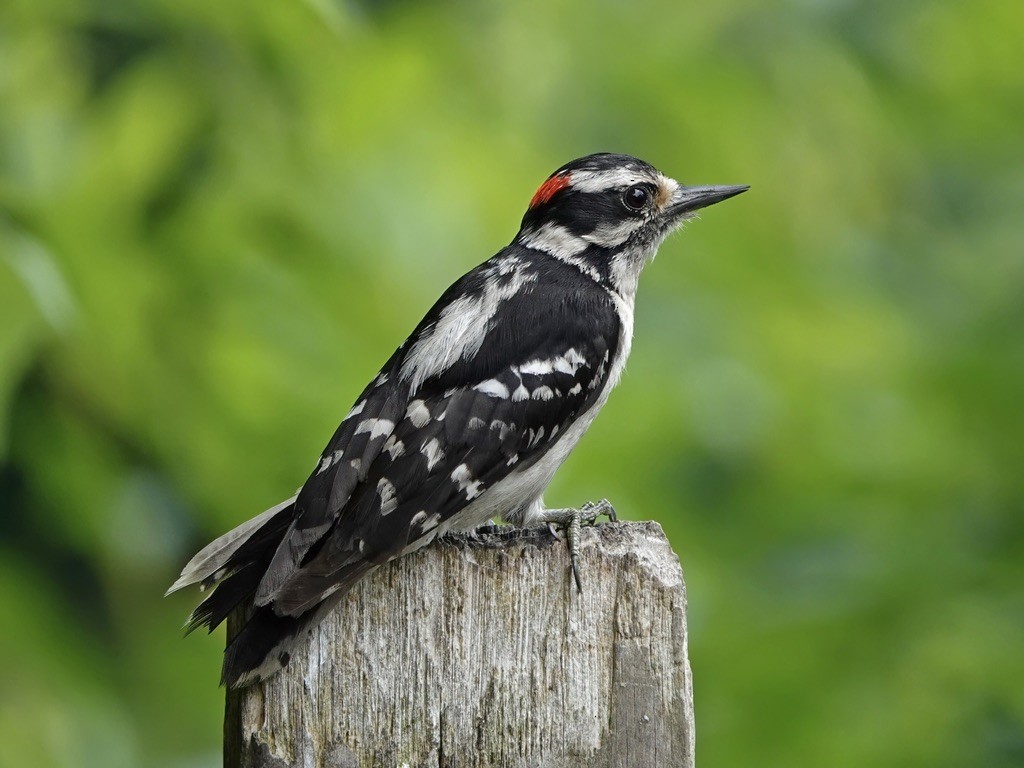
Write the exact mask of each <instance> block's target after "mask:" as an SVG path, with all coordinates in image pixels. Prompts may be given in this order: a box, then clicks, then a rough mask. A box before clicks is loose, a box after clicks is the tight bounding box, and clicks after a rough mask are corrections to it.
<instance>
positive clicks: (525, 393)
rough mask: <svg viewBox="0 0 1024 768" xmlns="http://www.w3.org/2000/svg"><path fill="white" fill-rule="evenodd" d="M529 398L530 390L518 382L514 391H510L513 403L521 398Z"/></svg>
mask: <svg viewBox="0 0 1024 768" xmlns="http://www.w3.org/2000/svg"><path fill="white" fill-rule="evenodd" d="M529 399H530V390H528V389H527V388H526V387H524V386H523V385H522V384H520V385H519V386H518V387H516V391H515V392H513V393H512V402H513V403H518V402H520V401H522V400H529Z"/></svg>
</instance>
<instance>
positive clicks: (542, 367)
mask: <svg viewBox="0 0 1024 768" xmlns="http://www.w3.org/2000/svg"><path fill="white" fill-rule="evenodd" d="M554 369H555V368H554V364H553V363H552V362H551V361H550V360H531V361H530V362H528V363H523V364H522V365H520V366H519V372H520V373H529V374H533V375H534V376H544V375H546V374H549V373H551V372H552V371H554Z"/></svg>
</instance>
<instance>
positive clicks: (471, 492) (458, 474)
mask: <svg viewBox="0 0 1024 768" xmlns="http://www.w3.org/2000/svg"><path fill="white" fill-rule="evenodd" d="M452 480H454V481H455V482H456V483H458V484H459V490H460V491H465V492H466V499H467V500H469V499H475V498H476V497H477V496H479V495H480V494H481V493H483V491H481V490H480V486H481V485H483V483H481V482H480V481H479V480H474V479H473V474H472V473H471V472H470V471H469V466H468V465H467V464H459V466H457V467H456V468H455V469H454V470H453V471H452Z"/></svg>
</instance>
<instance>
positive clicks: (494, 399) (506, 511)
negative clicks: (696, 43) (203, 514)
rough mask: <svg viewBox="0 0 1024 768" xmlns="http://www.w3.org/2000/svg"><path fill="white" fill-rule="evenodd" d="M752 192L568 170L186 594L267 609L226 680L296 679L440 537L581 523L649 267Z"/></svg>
mask: <svg viewBox="0 0 1024 768" xmlns="http://www.w3.org/2000/svg"><path fill="white" fill-rule="evenodd" d="M745 189H746V187H683V186H680V185H679V184H678V183H677V182H675V181H673V180H672V179H669V178H667V177H665V176H663V175H662V174H661V173H659V172H658V171H657V170H656V169H654V168H653V167H652V166H650V165H648V164H647V163H644V162H642V161H640V160H637V159H635V158H633V157H629V156H626V155H613V154H599V155H590V156H588V157H584V158H581V159H579V160H575V161H573V162H571V163H568V164H567V165H565V166H563V167H562V168H560V169H558V170H557V171H556V172H555V173H554V174H552V175H551V176H550V177H549V178H548V180H547V181H545V182H544V184H543V185H542V186H541V187H540V189H538V190H537V193H536V194H535V195H534V197H533V199H532V200H531V203H530V207H529V209H528V210H527V212H526V215H525V216H524V217H523V222H522V227H521V229H520V231H519V233H518V234H517V235H516V237H515V239H514V240H513V241H512V243H511V244H510V245H508V246H507V247H506V248H503V249H502V250H501V251H499V252H498V254H497V255H495V256H494V257H492V258H491V259H489V260H487V261H486V262H484V263H483V264H481V265H480V266H478V267H476V268H475V269H473V270H471V271H470V272H468V273H467V274H466V275H464V276H463V277H462V278H461V279H459V280H458V281H457V282H456V283H455V284H453V285H452V286H451V287H450V288H449V289H448V290H447V291H445V292H444V294H443V295H442V296H441V298H440V299H439V300H438V301H437V303H436V304H434V306H433V307H432V308H431V309H430V311H429V312H427V314H426V316H425V317H424V318H423V320H422V321H421V322H420V323H419V325H418V326H417V327H416V329H415V330H414V331H413V332H412V334H411V335H410V336H409V338H408V339H407V340H406V341H405V342H404V343H403V344H402V345H401V346H400V347H399V348H398V349H397V350H396V351H395V353H394V354H393V355H392V356H391V358H390V359H389V360H388V361H387V362H386V363H385V364H384V367H383V368H382V369H381V371H380V373H379V374H378V375H377V377H376V378H375V379H374V380H373V381H372V382H370V384H369V386H367V387H366V389H365V390H363V392H362V394H361V395H360V396H359V398H358V400H357V401H356V404H355V406H354V407H353V408H352V409H351V410H350V411H349V413H348V415H346V417H345V419H344V420H343V421H342V423H341V425H340V426H339V427H338V429H337V431H336V432H335V433H334V436H333V437H332V438H331V440H330V442H329V443H328V444H327V447H326V448H325V449H324V451H323V453H322V455H321V456H320V460H319V461H318V462H317V466H316V468H315V469H314V471H313V473H312V474H311V475H310V477H309V478H308V479H307V480H306V482H305V484H304V485H303V486H302V488H301V489H299V491H298V493H297V494H296V496H294V497H292V498H291V499H288V500H287V501H285V502H283V503H281V504H279V505H277V506H276V507H273V508H271V509H269V510H267V511H266V512H264V513H263V514H262V515H260V516H259V517H256V518H254V519H253V520H250V521H248V522H246V523H243V524H242V525H241V526H239V527H238V528H236V529H235V530H233V531H231V532H229V533H227V534H225V535H224V536H222V537H221V538H219V539H217V540H216V541H214V542H213V543H211V544H210V545H208V546H207V547H206V548H205V549H204V550H203V551H201V552H200V553H199V554H198V555H196V556H195V557H194V558H193V559H192V561H191V562H190V563H189V564H188V565H187V566H186V567H185V569H184V571H183V572H182V574H181V577H180V578H179V579H178V581H177V582H175V584H174V585H173V586H172V588H171V589H172V590H175V589H178V588H180V587H183V586H186V585H189V584H196V583H198V584H200V585H201V586H202V587H204V588H208V587H212V586H214V585H216V589H215V591H214V592H213V593H212V594H211V595H210V596H209V597H208V598H207V599H206V600H205V601H204V602H203V603H202V604H201V605H200V606H199V607H198V608H197V609H196V610H195V612H194V613H193V615H192V618H191V619H190V622H189V627H190V628H193V629H194V628H196V627H198V626H202V625H206V626H208V627H210V629H211V630H212V629H213V628H214V627H216V626H217V625H218V624H219V623H220V622H221V621H223V620H224V618H225V617H226V616H227V615H228V613H229V612H231V611H232V610H233V609H234V608H236V607H238V606H247V607H249V609H250V611H249V612H250V618H249V620H248V623H247V624H246V625H245V627H244V628H243V629H242V630H241V631H240V632H239V633H238V634H237V635H236V636H235V638H234V639H233V640H232V641H231V643H230V644H229V646H228V648H227V651H226V652H225V658H224V667H223V673H222V680H223V682H225V683H226V684H228V685H232V686H237V685H246V684H248V683H251V682H253V681H255V680H259V679H263V678H265V677H266V676H268V675H270V674H272V673H273V672H275V671H276V670H278V669H280V668H281V667H282V666H283V665H284V664H286V663H287V661H288V658H289V656H290V652H291V648H292V645H293V644H294V641H295V639H296V637H298V636H299V635H300V634H301V633H302V632H303V630H305V629H307V628H309V627H311V626H313V624H314V623H315V622H316V621H318V620H319V619H320V618H322V617H323V615H324V614H325V613H326V612H327V611H329V610H330V609H331V608H332V607H333V606H334V605H335V604H336V603H337V601H338V600H339V599H340V598H341V597H342V596H343V595H344V594H345V593H346V592H347V591H348V590H349V589H350V588H351V587H352V585H353V584H355V582H356V581H357V580H359V579H360V578H362V577H363V576H365V575H366V574H367V573H368V572H369V571H371V570H372V569H374V568H375V567H377V566H378V565H381V564H383V563H386V562H387V561H389V560H391V559H393V558H396V557H400V556H401V555H403V554H406V553H408V552H411V551H413V550H415V549H418V548H420V547H422V546H424V545H425V544H427V543H429V542H430V541H431V540H432V539H434V538H435V537H436V536H438V535H440V534H443V533H445V532H447V531H456V530H466V529H472V528H475V527H477V526H479V525H481V524H483V523H485V522H486V521H488V520H490V519H492V518H495V517H501V518H503V519H505V520H506V521H508V522H510V523H513V524H515V525H530V524H533V523H537V522H544V521H548V520H552V519H557V520H559V521H564V519H565V518H564V516H558V515H554V516H552V515H550V514H549V511H548V510H545V508H544V507H543V504H542V501H541V495H542V494H543V492H544V489H545V488H546V487H547V485H548V483H549V482H550V481H551V478H552V476H553V475H554V473H555V470H556V469H557V468H558V467H559V465H560V464H561V463H562V462H563V461H564V460H565V458H566V457H567V456H568V455H569V452H570V451H571V450H572V449H573V447H574V446H575V445H576V443H577V441H578V440H579V439H580V437H581V436H582V435H583V433H584V432H585V431H586V429H587V427H588V426H589V425H590V423H591V422H592V421H593V419H594V417H595V416H596V415H597V412H598V411H599V410H600V408H601V406H603V405H604V403H605V401H606V400H607V398H608V394H609V392H610V391H611V390H612V388H613V387H614V386H615V385H616V383H617V382H618V380H619V376H620V375H621V373H622V369H623V366H624V365H625V362H626V358H627V356H628V354H629V349H630V344H631V339H632V334H633V301H634V297H635V294H636V288H637V281H638V279H639V276H640V272H641V271H642V269H643V267H644V266H645V265H646V264H647V263H648V262H649V261H650V260H651V259H652V258H653V256H654V253H655V251H656V250H657V248H658V246H659V245H660V243H661V242H662V240H664V238H665V237H666V236H667V235H668V234H669V232H671V231H672V230H673V229H675V228H676V227H677V226H679V224H681V223H682V222H683V221H684V220H685V219H686V218H688V217H690V216H692V214H693V212H694V211H696V210H697V209H699V208H702V207H705V206H707V205H711V204H712V203H715V202H718V201H720V200H724V199H726V198H728V197H732V196H733V195H736V194H739V193H740V192H742V191H744V190H745ZM559 512H560V511H559Z"/></svg>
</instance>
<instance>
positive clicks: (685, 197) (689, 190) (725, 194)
mask: <svg viewBox="0 0 1024 768" xmlns="http://www.w3.org/2000/svg"><path fill="white" fill-rule="evenodd" d="M748 189H750V187H749V186H748V185H746V184H737V185H733V186H718V187H679V189H677V190H676V191H675V194H673V195H672V201H671V202H670V203H669V205H668V208H666V209H665V215H666V216H670V217H675V216H681V215H683V214H684V213H690V212H691V211H696V210H698V209H700V208H707V207H708V206H709V205H714V204H715V203H720V202H722V201H723V200H728V199H729V198H730V197H736V195H738V194H740V193H741V192H746V191H747V190H748Z"/></svg>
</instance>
